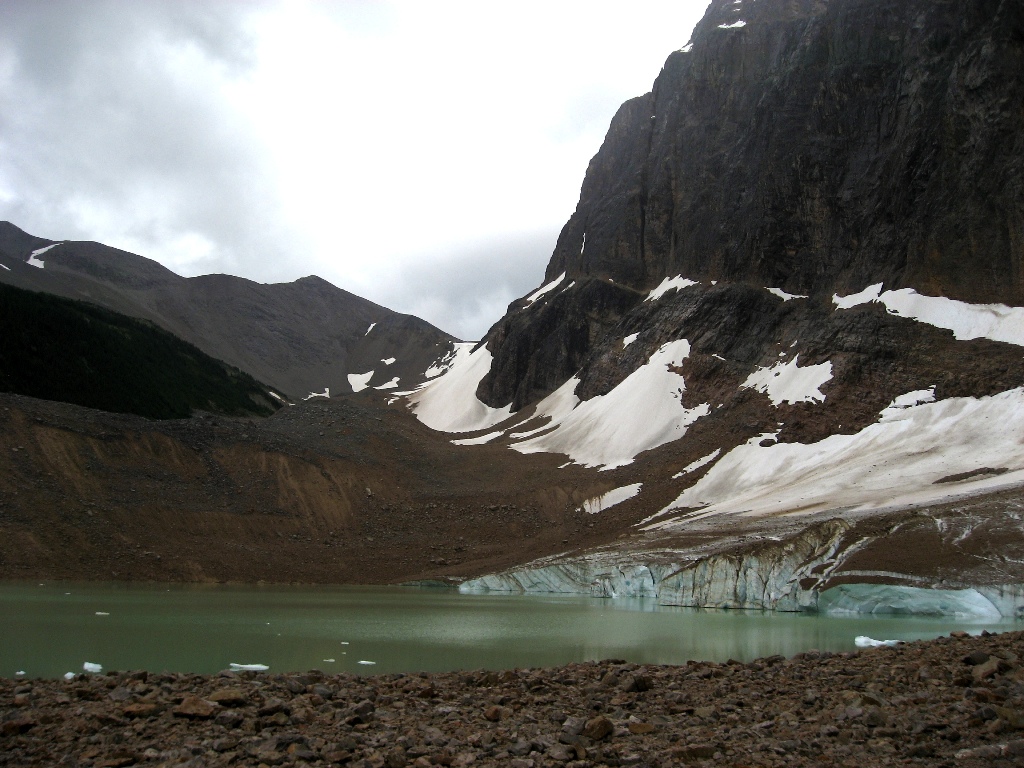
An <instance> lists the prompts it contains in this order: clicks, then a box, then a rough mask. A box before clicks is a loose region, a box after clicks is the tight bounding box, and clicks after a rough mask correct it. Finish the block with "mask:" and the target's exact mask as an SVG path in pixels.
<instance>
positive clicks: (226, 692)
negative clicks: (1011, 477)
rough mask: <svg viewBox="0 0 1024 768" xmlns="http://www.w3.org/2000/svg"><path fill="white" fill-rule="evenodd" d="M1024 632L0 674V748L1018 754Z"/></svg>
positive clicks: (257, 757)
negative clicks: (586, 654)
mask: <svg viewBox="0 0 1024 768" xmlns="http://www.w3.org/2000/svg"><path fill="white" fill-rule="evenodd" d="M1022 659H1024V633H1022V632H1007V633H1003V634H997V635H992V634H988V633H982V635H980V636H977V637H975V636H967V635H964V634H962V633H954V635H953V636H950V637H940V638H938V639H936V640H931V641H921V642H914V643H907V644H904V645H899V646H896V647H881V648H871V649H866V650H863V651H860V652H856V653H841V654H828V653H819V652H816V651H809V652H807V653H803V654H799V655H798V656H796V657H794V658H791V659H785V658H783V657H781V656H777V657H772V658H765V659H759V660H756V661H753V662H750V663H740V662H728V663H724V664H716V663H711V662H689V663H687V664H686V665H682V666H672V667H669V666H641V665H636V664H629V663H625V662H622V661H616V660H606V661H601V662H588V663H581V664H570V665H567V666H564V667H558V668H550V669H516V670H506V671H475V672H451V673H442V674H437V673H433V674H390V675H382V676H365V677H362V676H355V675H333V676H331V675H326V674H324V673H321V672H318V671H315V670H313V671H310V672H307V673H304V674H275V673H274V672H273V671H269V672H251V671H243V672H227V671H226V672H222V673H220V674H218V675H192V674H167V673H163V674H155V673H147V672H142V671H139V672H107V673H103V674H79V675H76V676H74V677H73V679H69V680H27V679H25V680H22V679H3V680H0V765H4V766H43V765H62V766H91V767H92V768H120V767H123V766H131V765H144V766H196V767H198V766H229V765H230V766H276V765H300V766H301V765H310V766H327V765H345V766H357V767H358V768H370V767H372V768H404V767H405V766H416V767H417V768H420V767H422V768H428V767H429V766H470V765H474V766H509V767H510V768H540V767H541V766H568V767H569V768H584V767H586V766H594V767H595V768H597V767H598V766H638V767H640V766H670V765H683V764H688V765H707V766H711V765H714V766H722V765H727V766H805V765H806V766H818V765H828V766H833V765H834V766H849V768H865V767H866V766H876V765H878V766H883V765H927V766H933V765H934V766H975V765H977V766H982V765H984V766H1011V765H1014V766H1017V765H1022V764H1024V661H1022Z"/></svg>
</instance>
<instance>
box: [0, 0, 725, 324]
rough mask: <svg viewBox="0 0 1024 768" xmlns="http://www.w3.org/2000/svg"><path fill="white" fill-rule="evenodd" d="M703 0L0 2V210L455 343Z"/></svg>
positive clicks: (534, 277) (518, 276) (544, 234)
mask: <svg viewBox="0 0 1024 768" xmlns="http://www.w3.org/2000/svg"><path fill="white" fill-rule="evenodd" d="M706 5H707V2H706V0H675V1H674V2H668V1H662V0H634V1H633V2H629V3H625V2H621V1H620V0H616V2H601V1H600V0H586V1H583V0H580V1H578V2H577V1H573V2H569V1H565V2H559V1H558V0H544V1H542V2H533V0H519V1H518V2H515V3H497V2H486V1H484V0H472V1H470V0H467V1H466V2H455V1H450V0H430V1H429V2H427V1H425V0H407V1H404V2H402V1H386V0H381V1H380V2H373V1H371V0H336V2H326V1H325V2H250V1H246V2H242V1H241V0H236V1H233V2H228V1H227V0H224V1H223V2H213V1H212V0H45V1H43V0H2V2H0V219H7V220H10V221H12V222H13V223H15V224H17V225H18V226H20V227H21V228H22V229H24V230H26V231H28V232H30V233H32V234H34V235H39V236H41V237H46V238H50V239H54V240H60V239H87V240H98V241H100V242H104V243H107V244H108V245H114V246H117V247H120V248H124V249H126V250H130V251H134V252H136V253H140V254H142V255H144V256H148V257H150V258H153V259H156V260H157V261H160V262H161V263H163V264H164V265H166V266H167V267H169V268H170V269H172V270H174V271H175V272H178V273H179V274H182V275H187V276H192V275H198V274H205V273H209V272H226V273H229V274H233V275H240V276H242V277H247V278H250V279H252V280H258V281H260V282H282V281H289V280H294V279H296V278H298V277H302V276H304V275H308V274H317V275H320V276H321V277H323V278H325V279H327V280H329V281H330V282H332V283H334V284H335V285H338V286H340V287H342V288H345V289H346V290H349V291H352V292H354V293H357V294H359V295H361V296H365V297H366V298H369V299H371V300H373V301H376V302H378V303H381V304H384V305H385V306H388V307H391V308H392V309H396V310H398V311H401V312H409V313H412V314H416V315H419V316H420V317H423V318H425V319H427V320H429V321H430V322H432V323H434V324H435V325H438V326H440V327H441V328H443V329H445V330H447V331H449V332H451V333H454V334H456V335H458V336H461V337H463V338H466V339H475V338H478V337H479V336H481V335H482V334H483V333H484V332H485V331H486V329H487V328H488V327H489V326H490V325H491V324H492V323H493V322H494V321H495V320H497V319H498V318H499V317H500V316H501V315H502V314H503V313H504V310H505V307H506V305H507V304H508V302H510V301H511V300H513V299H514V298H517V297H519V296H521V295H524V294H526V293H528V292H529V291H530V290H532V289H533V288H535V287H537V286H538V285H540V284H541V282H542V278H543V271H544V267H545V265H546V263H547V260H548V257H549V256H550V255H551V251H552V249H553V247H554V244H555V239H556V237H557V235H558V232H559V230H560V229H561V227H562V225H563V224H564V223H565V221H566V219H567V218H568V217H569V215H570V214H571V213H572V211H573V210H574V208H575V206H576V202H577V200H578V197H579V189H580V184H581V183H582V181H583V175H584V172H585V171H586V168H587V163H588V162H589V160H590V158H591V157H592V156H593V155H594V153H595V152H597V150H598V148H599V147H600V145H601V141H602V139H603V138H604V133H605V131H606V130H607V128H608V123H609V121H610V120H611V117H612V115H613V114H614V112H615V110H616V108H617V107H618V106H619V104H621V103H622V102H623V101H625V100H626V99H628V98H631V97H633V96H637V95H640V94H642V93H644V92H646V91H648V90H650V87H651V84H652V83H653V81H654V78H655V77H656V76H657V75H658V72H659V71H660V69H661V65H662V63H663V62H664V60H665V58H666V57H667V56H668V54H669V53H670V52H671V51H673V50H675V49H677V48H679V47H681V46H682V45H684V44H685V43H686V42H687V41H688V40H689V37H690V33H691V31H692V30H693V26H694V24H696V22H697V21H698V20H699V18H700V16H701V15H702V14H703V11H704V9H705V7H706Z"/></svg>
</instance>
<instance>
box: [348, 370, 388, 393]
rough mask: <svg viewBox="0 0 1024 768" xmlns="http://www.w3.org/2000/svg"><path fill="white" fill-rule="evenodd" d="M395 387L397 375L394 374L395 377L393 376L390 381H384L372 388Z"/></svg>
mask: <svg viewBox="0 0 1024 768" xmlns="http://www.w3.org/2000/svg"><path fill="white" fill-rule="evenodd" d="M370 373H371V374H372V373H373V371H370ZM397 388H398V376H395V378H393V379H392V380H391V381H386V382H384V383H383V384H381V385H380V386H379V387H374V389H397ZM353 391H355V390H354V388H353Z"/></svg>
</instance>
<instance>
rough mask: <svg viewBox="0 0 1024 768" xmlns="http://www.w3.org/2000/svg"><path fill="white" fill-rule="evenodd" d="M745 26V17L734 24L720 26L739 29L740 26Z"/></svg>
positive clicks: (720, 27) (720, 25) (719, 26)
mask: <svg viewBox="0 0 1024 768" xmlns="http://www.w3.org/2000/svg"><path fill="white" fill-rule="evenodd" d="M745 26H747V22H745V21H743V19H740V20H739V21H734V22H733V23H732V24H719V25H718V28H719V29H739V28H740V27H745Z"/></svg>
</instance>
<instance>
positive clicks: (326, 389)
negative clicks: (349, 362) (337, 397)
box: [302, 387, 331, 400]
mask: <svg viewBox="0 0 1024 768" xmlns="http://www.w3.org/2000/svg"><path fill="white" fill-rule="evenodd" d="M330 396H331V388H330V387H324V391H323V392H310V393H309V394H308V395H306V396H305V397H304V398H302V399H303V400H311V399H313V398H314V397H327V398H329V397H330Z"/></svg>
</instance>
